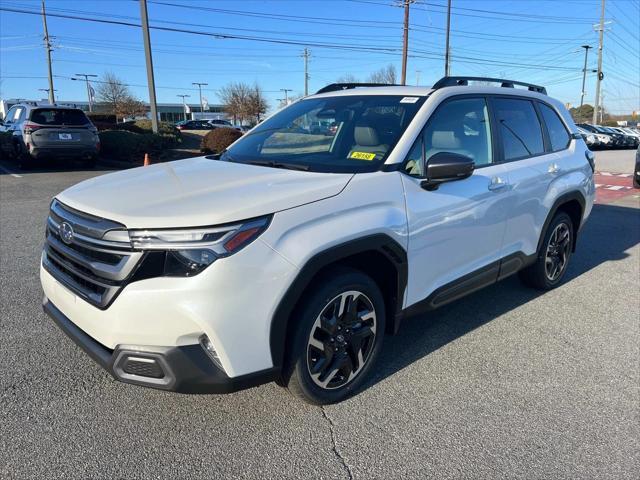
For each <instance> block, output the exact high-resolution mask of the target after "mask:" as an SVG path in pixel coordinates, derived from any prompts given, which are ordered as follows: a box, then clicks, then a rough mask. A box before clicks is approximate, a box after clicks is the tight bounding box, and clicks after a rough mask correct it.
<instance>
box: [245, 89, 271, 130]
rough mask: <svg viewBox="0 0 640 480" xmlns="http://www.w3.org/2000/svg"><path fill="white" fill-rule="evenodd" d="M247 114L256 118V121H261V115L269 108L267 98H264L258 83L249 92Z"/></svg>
mask: <svg viewBox="0 0 640 480" xmlns="http://www.w3.org/2000/svg"><path fill="white" fill-rule="evenodd" d="M247 107H248V108H247V115H248V116H249V117H252V118H255V121H256V123H258V122H260V115H264V114H265V113H266V112H267V108H269V104H268V103H267V99H266V98H264V95H263V93H262V90H261V89H260V87H259V86H258V84H257V83H256V84H254V86H253V88H252V89H251V92H250V93H249V101H248V105H247Z"/></svg>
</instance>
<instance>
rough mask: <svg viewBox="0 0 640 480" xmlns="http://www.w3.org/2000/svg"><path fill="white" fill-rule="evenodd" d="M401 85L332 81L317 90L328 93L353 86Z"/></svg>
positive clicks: (393, 85) (394, 85)
mask: <svg viewBox="0 0 640 480" xmlns="http://www.w3.org/2000/svg"><path fill="white" fill-rule="evenodd" d="M398 86H399V85H396V84H392V83H332V84H331V85H327V86H326V87H322V88H321V89H320V90H318V91H317V92H316V95H317V94H318V93H327V92H337V91H339V90H350V89H352V88H361V87H398Z"/></svg>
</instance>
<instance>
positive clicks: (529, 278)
mask: <svg viewBox="0 0 640 480" xmlns="http://www.w3.org/2000/svg"><path fill="white" fill-rule="evenodd" d="M574 235H575V232H574V229H573V222H572V221H571V217H569V215H567V214H566V213H565V212H559V213H557V214H556V216H555V217H553V220H552V221H551V223H550V224H549V227H548V228H547V230H546V232H545V235H544V239H543V241H542V245H541V246H540V251H539V252H538V257H537V258H536V261H535V263H534V264H532V265H530V266H529V267H527V268H525V269H523V270H521V271H520V279H521V280H522V282H523V283H524V284H525V285H527V286H529V287H532V288H537V289H538V290H551V289H552V288H555V287H557V286H558V285H560V283H561V282H562V279H563V278H564V275H565V273H566V272H567V267H568V265H569V260H570V258H571V253H572V251H573V243H574Z"/></svg>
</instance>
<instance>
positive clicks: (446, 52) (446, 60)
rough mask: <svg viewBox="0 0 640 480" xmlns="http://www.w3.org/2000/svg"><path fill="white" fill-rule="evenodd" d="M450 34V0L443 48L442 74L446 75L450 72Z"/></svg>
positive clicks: (449, 0) (449, 1)
mask: <svg viewBox="0 0 640 480" xmlns="http://www.w3.org/2000/svg"><path fill="white" fill-rule="evenodd" d="M450 35H451V0H448V2H447V41H446V45H445V47H444V48H445V50H444V76H445V77H448V76H449V74H450V73H451V56H450V55H449V51H450V48H449V37H450Z"/></svg>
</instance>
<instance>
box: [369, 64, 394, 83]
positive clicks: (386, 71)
mask: <svg viewBox="0 0 640 480" xmlns="http://www.w3.org/2000/svg"><path fill="white" fill-rule="evenodd" d="M369 81H370V82H371V83H388V84H394V83H397V81H398V75H397V74H396V67H395V66H394V65H393V64H392V63H390V64H389V65H387V66H386V67H382V68H381V69H380V70H376V71H375V72H373V73H372V74H371V75H369Z"/></svg>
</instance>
